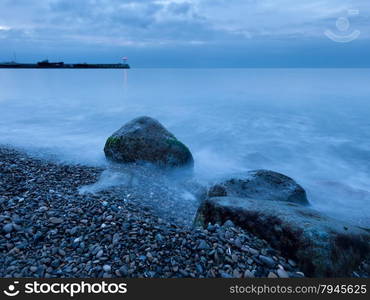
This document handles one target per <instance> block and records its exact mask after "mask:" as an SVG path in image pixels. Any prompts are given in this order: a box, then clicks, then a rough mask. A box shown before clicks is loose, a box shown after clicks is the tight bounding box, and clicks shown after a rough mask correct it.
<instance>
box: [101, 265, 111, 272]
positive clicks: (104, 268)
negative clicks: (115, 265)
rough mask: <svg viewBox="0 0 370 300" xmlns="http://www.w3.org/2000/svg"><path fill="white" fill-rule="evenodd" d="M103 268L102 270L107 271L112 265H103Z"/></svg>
mask: <svg viewBox="0 0 370 300" xmlns="http://www.w3.org/2000/svg"><path fill="white" fill-rule="evenodd" d="M103 270H104V272H107V273H109V272H110V271H111V270H112V267H111V266H110V265H104V266H103Z"/></svg>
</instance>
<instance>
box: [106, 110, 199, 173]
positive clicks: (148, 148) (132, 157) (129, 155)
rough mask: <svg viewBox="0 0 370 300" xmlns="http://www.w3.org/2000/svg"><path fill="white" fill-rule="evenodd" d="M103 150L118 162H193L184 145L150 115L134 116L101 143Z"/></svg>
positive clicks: (170, 164) (167, 165)
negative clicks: (103, 144)
mask: <svg viewBox="0 0 370 300" xmlns="http://www.w3.org/2000/svg"><path fill="white" fill-rule="evenodd" d="M104 153H105V155H106V157H107V159H109V160H111V161H114V162H118V163H133V162H150V163H153V164H156V165H158V166H161V167H165V168H173V167H192V166H193V164H194V160H193V156H192V154H191V152H190V150H189V149H188V147H186V146H185V145H184V144H183V143H181V142H180V141H179V140H178V139H177V138H176V137H175V136H174V135H173V134H172V133H170V132H169V131H168V130H167V129H166V128H164V126H163V125H162V124H160V123H159V122H158V121H157V120H155V119H152V118H150V117H139V118H136V119H134V120H132V121H130V122H129V123H127V124H125V125H124V126H123V127H121V128H120V129H119V130H117V131H116V132H115V133H113V134H112V135H111V136H110V137H109V138H108V139H107V141H106V143H105V147H104Z"/></svg>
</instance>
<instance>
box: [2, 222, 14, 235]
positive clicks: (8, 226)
mask: <svg viewBox="0 0 370 300" xmlns="http://www.w3.org/2000/svg"><path fill="white" fill-rule="evenodd" d="M3 231H4V232H5V233H10V232H12V231H13V224H11V223H8V224H5V225H4V226H3Z"/></svg>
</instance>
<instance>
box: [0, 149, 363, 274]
mask: <svg viewBox="0 0 370 300" xmlns="http://www.w3.org/2000/svg"><path fill="white" fill-rule="evenodd" d="M106 171H107V170H104V169H102V168H95V167H87V166H82V165H66V164H58V163H54V162H50V161H47V160H42V159H39V158H32V157H30V156H28V155H27V154H25V153H23V152H20V151H18V150H14V149H12V148H10V147H7V146H1V145H0V225H1V228H0V229H1V235H2V237H3V238H2V239H1V242H0V277H46V278H56V277H79V278H81V277H90V278H95V277H98V278H101V277H103V278H110V277H135V278H151V277H156V278H157V277H159V278H178V277H190V278H213V277H223V278H246V277H303V276H304V274H303V273H301V272H299V270H298V269H297V267H296V264H295V263H294V261H293V260H291V259H290V258H287V257H286V258H284V257H283V256H284V255H283V253H280V252H279V251H277V250H275V249H273V248H271V247H270V246H269V245H268V243H267V242H266V241H264V240H261V239H259V238H258V237H256V236H254V235H252V234H251V233H249V232H247V231H245V230H243V229H241V228H239V227H237V226H234V224H232V223H231V222H226V223H225V224H224V226H218V225H209V226H208V227H207V228H206V229H200V228H192V227H191V226H186V224H185V223H186V222H185V220H186V218H187V217H188V215H186V213H188V212H182V213H183V214H179V215H176V216H177V217H179V219H182V220H184V224H181V222H177V221H176V218H172V215H171V212H174V211H176V210H178V211H183V210H185V209H186V205H185V204H184V203H180V202H179V201H178V200H177V201H176V202H173V201H172V200H171V199H170V198H171V196H172V194H169V193H168V191H167V190H165V188H166V186H164V185H162V186H160V189H159V192H158V193H156V190H154V192H153V191H152V189H149V188H147V187H145V186H143V181H141V182H140V181H139V184H138V185H137V186H136V187H135V188H130V187H125V186H118V187H112V188H110V187H105V188H104V186H103V187H102V188H101V189H100V190H97V191H93V192H91V191H90V192H84V193H81V192H80V191H81V187H86V186H91V185H93V184H96V183H97V182H99V180H101V178H102V177H103V176H104V174H105V173H104V172H106ZM145 179H148V177H146V178H144V180H145ZM158 182H159V183H158V185H161V184H162V182H161V181H158ZM148 184H150V182H149V183H148ZM135 189H136V190H140V191H141V193H139V191H137V193H136V192H135ZM143 191H145V192H143ZM161 193H163V194H161ZM161 195H165V196H166V197H163V198H161ZM168 195H170V196H168ZM176 195H177V194H174V196H173V197H175V196H176ZM145 198H148V199H145ZM149 198H150V199H149ZM165 198H168V199H165ZM171 201H172V202H171ZM151 203H152V204H151ZM161 205H162V206H161ZM181 205H184V206H181ZM176 208H177V209H176ZM192 213H193V212H190V213H189V214H192ZM359 273H360V272H359ZM359 276H361V277H368V275H367V274H361V273H360V274H359Z"/></svg>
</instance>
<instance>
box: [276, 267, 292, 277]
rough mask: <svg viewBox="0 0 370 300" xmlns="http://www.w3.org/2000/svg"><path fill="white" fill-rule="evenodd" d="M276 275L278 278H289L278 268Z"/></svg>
mask: <svg viewBox="0 0 370 300" xmlns="http://www.w3.org/2000/svg"><path fill="white" fill-rule="evenodd" d="M276 273H277V275H278V276H279V277H280V278H289V274H288V273H287V272H286V271H285V270H284V269H280V268H279V269H277V271H276Z"/></svg>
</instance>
